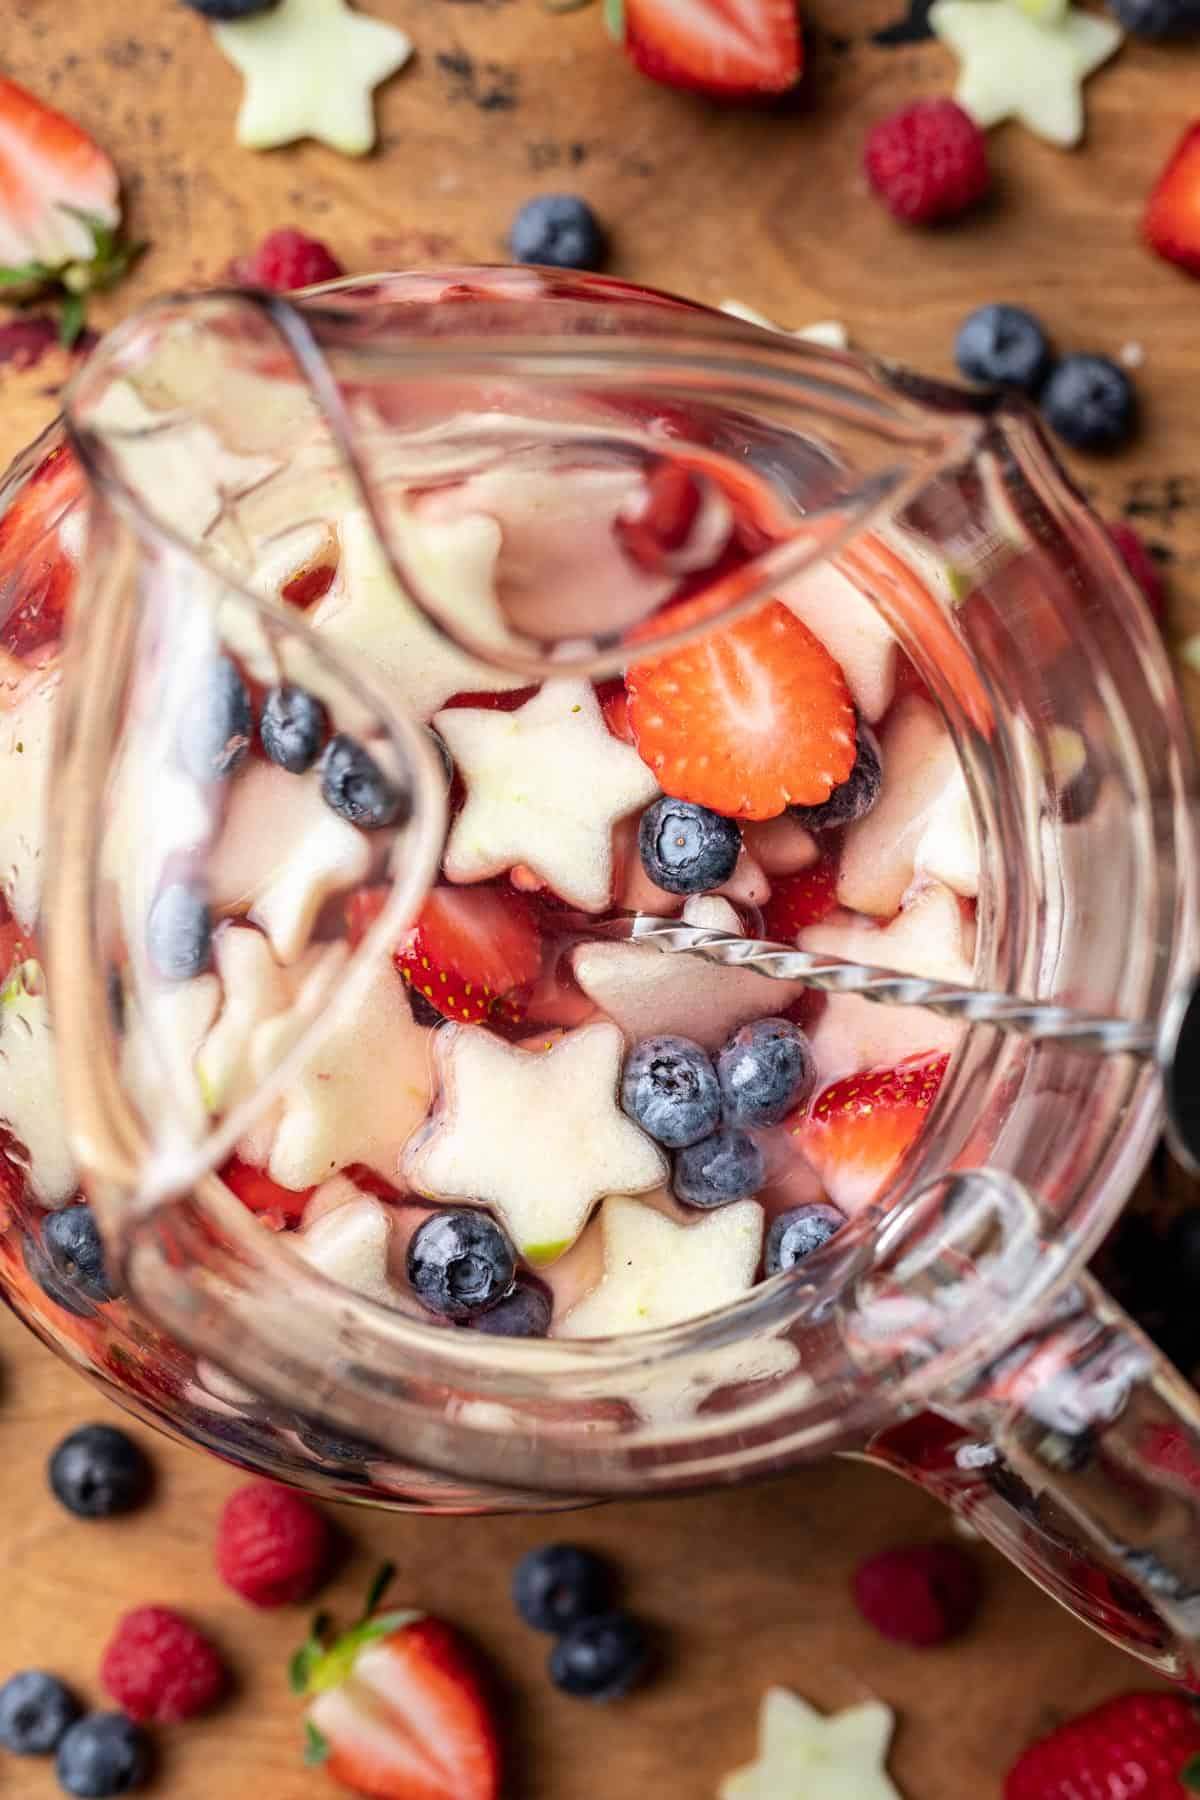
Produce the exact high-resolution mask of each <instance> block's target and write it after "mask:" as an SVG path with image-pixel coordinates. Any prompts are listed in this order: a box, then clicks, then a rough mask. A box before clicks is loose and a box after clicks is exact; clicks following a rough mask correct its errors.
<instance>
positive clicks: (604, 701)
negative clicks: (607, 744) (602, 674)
mask: <svg viewBox="0 0 1200 1800" xmlns="http://www.w3.org/2000/svg"><path fill="white" fill-rule="evenodd" d="M596 697H597V699H598V700H599V702H600V711H601V712H602V713H603V714H604V723H605V724H606V725H607V726H608V729H609V730H610V731H611V732H612V735H613V736H614V737H615V738H620V740H621V742H622V743H623V744H632V742H633V733H632V731H631V730H630V729H629V695H628V694H627V693H626V692H625V683H624V682H623V681H621V680H617V681H611V682H609V681H606V682H605V683H604V685H603V687H601V688H599V689H597V696H596Z"/></svg>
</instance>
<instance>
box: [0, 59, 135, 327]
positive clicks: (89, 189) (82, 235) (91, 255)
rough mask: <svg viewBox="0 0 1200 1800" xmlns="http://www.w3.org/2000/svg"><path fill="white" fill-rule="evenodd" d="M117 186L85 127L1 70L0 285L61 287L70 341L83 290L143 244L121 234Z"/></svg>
mask: <svg viewBox="0 0 1200 1800" xmlns="http://www.w3.org/2000/svg"><path fill="white" fill-rule="evenodd" d="M118 185H119V184H118V180H117V171H116V169H115V168H114V167H113V164H112V161H111V159H110V158H109V157H108V156H106V155H105V153H104V151H103V150H101V148H100V146H99V145H98V144H96V143H93V141H92V139H91V138H90V137H89V136H88V134H87V132H86V131H84V130H83V128H82V127H81V126H79V125H77V124H76V123H75V121H74V120H73V119H68V118H67V117H66V116H65V114H63V113H60V112H56V111H55V110H54V108H53V107H51V106H46V105H45V104H44V103H43V102H42V101H41V100H39V99H38V98H37V97H36V96H35V95H34V94H31V93H29V92H28V90H27V89H25V88H23V87H18V86H17V83H16V82H15V81H7V80H5V79H4V77H3V76H0V286H3V287H6V288H11V289H16V290H20V291H22V293H23V294H34V293H38V292H41V291H44V290H48V289H49V290H53V289H58V290H60V291H62V292H63V293H64V294H65V295H66V300H65V304H64V306H63V314H62V338H63V342H64V343H67V344H72V343H74V341H75V339H76V338H77V337H78V336H79V333H80V330H81V329H82V327H83V296H84V295H85V294H87V293H91V292H94V291H95V290H97V289H101V288H110V287H112V286H113V285H114V284H115V283H116V282H117V281H119V280H120V278H121V276H122V275H124V274H125V273H126V271H127V270H128V269H129V267H130V266H131V264H132V263H133V262H134V260H135V259H136V257H137V256H138V254H139V251H140V248H141V247H140V246H138V245H132V244H122V243H121V242H119V240H118V236H117V232H118V228H119V226H120V222H121V208H120V203H119V200H118Z"/></svg>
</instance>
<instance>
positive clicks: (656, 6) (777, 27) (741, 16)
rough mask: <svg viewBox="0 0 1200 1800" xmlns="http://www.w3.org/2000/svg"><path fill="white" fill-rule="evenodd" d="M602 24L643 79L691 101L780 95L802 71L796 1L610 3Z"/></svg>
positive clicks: (627, 0)
mask: <svg viewBox="0 0 1200 1800" xmlns="http://www.w3.org/2000/svg"><path fill="white" fill-rule="evenodd" d="M608 17H609V28H610V30H611V31H612V34H613V36H614V37H615V38H616V39H617V41H618V42H619V43H621V44H622V45H623V46H624V49H625V54H626V56H628V57H629V59H630V61H631V62H632V63H633V64H634V65H635V67H637V68H639V69H640V70H641V71H642V74H643V75H649V76H650V78H651V80H653V81H662V82H665V83H666V85H667V86H668V87H676V88H684V89H686V90H687V91H688V92H689V93H696V94H709V95H711V96H712V97H713V98H714V99H718V100H744V99H748V98H750V97H752V96H753V95H756V94H782V93H784V92H785V91H786V90H787V89H788V88H790V87H794V86H795V84H796V82H797V81H798V80H799V79H800V73H801V70H802V68H803V66H804V55H803V48H802V44H801V38H800V24H799V20H798V18H797V15H796V7H795V3H794V0H609V8H608Z"/></svg>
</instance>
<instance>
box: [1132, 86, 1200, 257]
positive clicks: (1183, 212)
mask: <svg viewBox="0 0 1200 1800" xmlns="http://www.w3.org/2000/svg"><path fill="white" fill-rule="evenodd" d="M1142 235H1143V236H1144V237H1145V239H1146V242H1147V243H1148V244H1149V246H1150V248H1151V249H1152V250H1156V251H1157V252H1158V254H1159V256H1165V257H1166V259H1167V261H1168V262H1173V263H1178V265H1179V267H1180V268H1181V269H1186V270H1187V272H1188V274H1189V275H1200V119H1197V120H1196V121H1195V122H1194V123H1193V124H1191V125H1189V126H1188V128H1187V130H1186V131H1185V132H1184V134H1183V136H1182V137H1181V138H1180V140H1179V142H1178V144H1176V146H1175V149H1174V150H1173V152H1172V153H1171V160H1170V161H1169V162H1168V164H1167V166H1166V168H1165V169H1164V170H1163V172H1162V174H1161V175H1160V176H1159V178H1158V180H1157V181H1156V182H1155V184H1154V187H1153V188H1152V189H1151V192H1150V198H1149V200H1148V201H1147V202H1146V211H1145V215H1144V217H1143V219H1142Z"/></svg>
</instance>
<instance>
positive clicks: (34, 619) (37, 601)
mask: <svg viewBox="0 0 1200 1800" xmlns="http://www.w3.org/2000/svg"><path fill="white" fill-rule="evenodd" d="M82 492H83V477H82V475H81V474H80V471H79V466H78V464H77V463H76V461H75V458H74V457H73V456H72V454H71V452H70V451H69V450H68V449H67V447H66V445H65V444H60V445H59V446H58V448H57V449H55V450H52V451H51V452H50V454H49V456H47V457H46V458H45V459H44V460H43V461H42V462H40V463H39V464H38V466H37V468H36V469H35V470H34V472H33V474H32V475H31V476H30V477H29V479H28V481H27V482H26V483H25V485H24V487H22V488H20V489H19V490H18V492H17V494H16V495H15V497H14V498H13V500H12V501H11V502H10V504H9V506H8V509H7V511H6V512H5V513H4V514H3V516H2V517H0V648H3V649H5V650H7V651H9V652H10V654H11V655H13V656H22V657H31V656H33V655H34V654H35V652H37V651H39V650H42V649H44V648H45V646H46V645H47V644H51V643H54V642H56V641H57V640H58V638H59V637H61V635H62V629H63V620H64V617H65V614H66V609H67V605H68V602H69V600H70V597H71V589H72V587H73V585H74V581H75V565H74V563H73V562H72V561H71V559H70V557H69V556H68V555H67V554H66V552H65V550H64V549H63V548H62V545H61V543H60V541H59V536H58V527H59V525H60V524H61V522H62V519H63V516H64V515H65V513H66V512H67V511H68V509H69V508H70V507H71V506H72V505H73V504H74V503H75V501H76V500H78V499H79V497H80V495H81V494H82Z"/></svg>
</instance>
